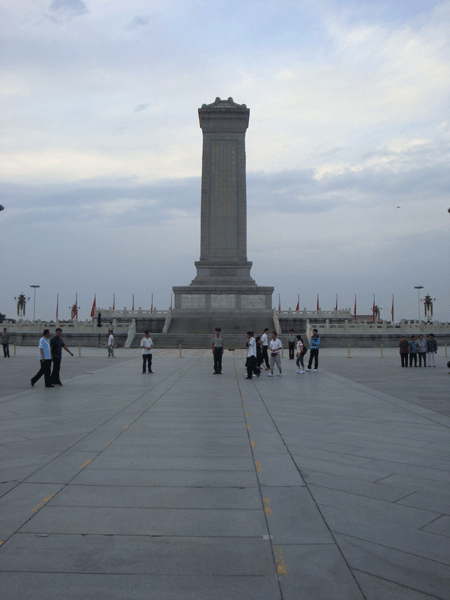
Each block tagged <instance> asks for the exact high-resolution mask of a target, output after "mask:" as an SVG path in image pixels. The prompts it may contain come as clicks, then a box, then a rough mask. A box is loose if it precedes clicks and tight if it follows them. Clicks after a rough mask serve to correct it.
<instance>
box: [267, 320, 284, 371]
mask: <svg viewBox="0 0 450 600" xmlns="http://www.w3.org/2000/svg"><path fill="white" fill-rule="evenodd" d="M269 346H270V363H269V364H270V373H269V377H273V367H274V364H275V363H276V365H277V367H278V370H279V371H280V372H279V373H277V375H281V348H282V347H283V344H282V343H281V341H280V340H279V339H278V338H277V334H276V333H275V331H272V341H271V342H270V344H269Z"/></svg>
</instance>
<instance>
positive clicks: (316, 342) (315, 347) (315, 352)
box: [306, 329, 320, 371]
mask: <svg viewBox="0 0 450 600" xmlns="http://www.w3.org/2000/svg"><path fill="white" fill-rule="evenodd" d="M309 347H310V348H311V349H310V351H309V361H308V368H307V369H306V371H311V366H312V363H313V359H314V371H317V369H318V368H319V348H320V337H319V335H318V331H317V329H313V334H312V338H311V339H310V340H309Z"/></svg>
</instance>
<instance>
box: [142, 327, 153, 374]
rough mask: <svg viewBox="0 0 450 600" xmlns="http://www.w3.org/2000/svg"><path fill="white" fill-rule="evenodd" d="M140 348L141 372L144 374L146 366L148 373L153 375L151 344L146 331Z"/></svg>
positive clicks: (148, 333)
mask: <svg viewBox="0 0 450 600" xmlns="http://www.w3.org/2000/svg"><path fill="white" fill-rule="evenodd" d="M141 348H142V372H143V373H146V367H147V366H148V372H149V373H153V371H152V348H153V342H152V338H151V337H150V331H146V332H145V335H144V337H143V338H142V340H141Z"/></svg>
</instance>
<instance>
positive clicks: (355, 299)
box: [353, 294, 356, 321]
mask: <svg viewBox="0 0 450 600" xmlns="http://www.w3.org/2000/svg"><path fill="white" fill-rule="evenodd" d="M353 317H354V320H355V321H356V294H355V311H354V315H353Z"/></svg>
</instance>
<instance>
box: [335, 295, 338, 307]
mask: <svg viewBox="0 0 450 600" xmlns="http://www.w3.org/2000/svg"><path fill="white" fill-rule="evenodd" d="M337 300H338V295H337V294H336V308H335V309H334V310H337V309H338V303H337Z"/></svg>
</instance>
